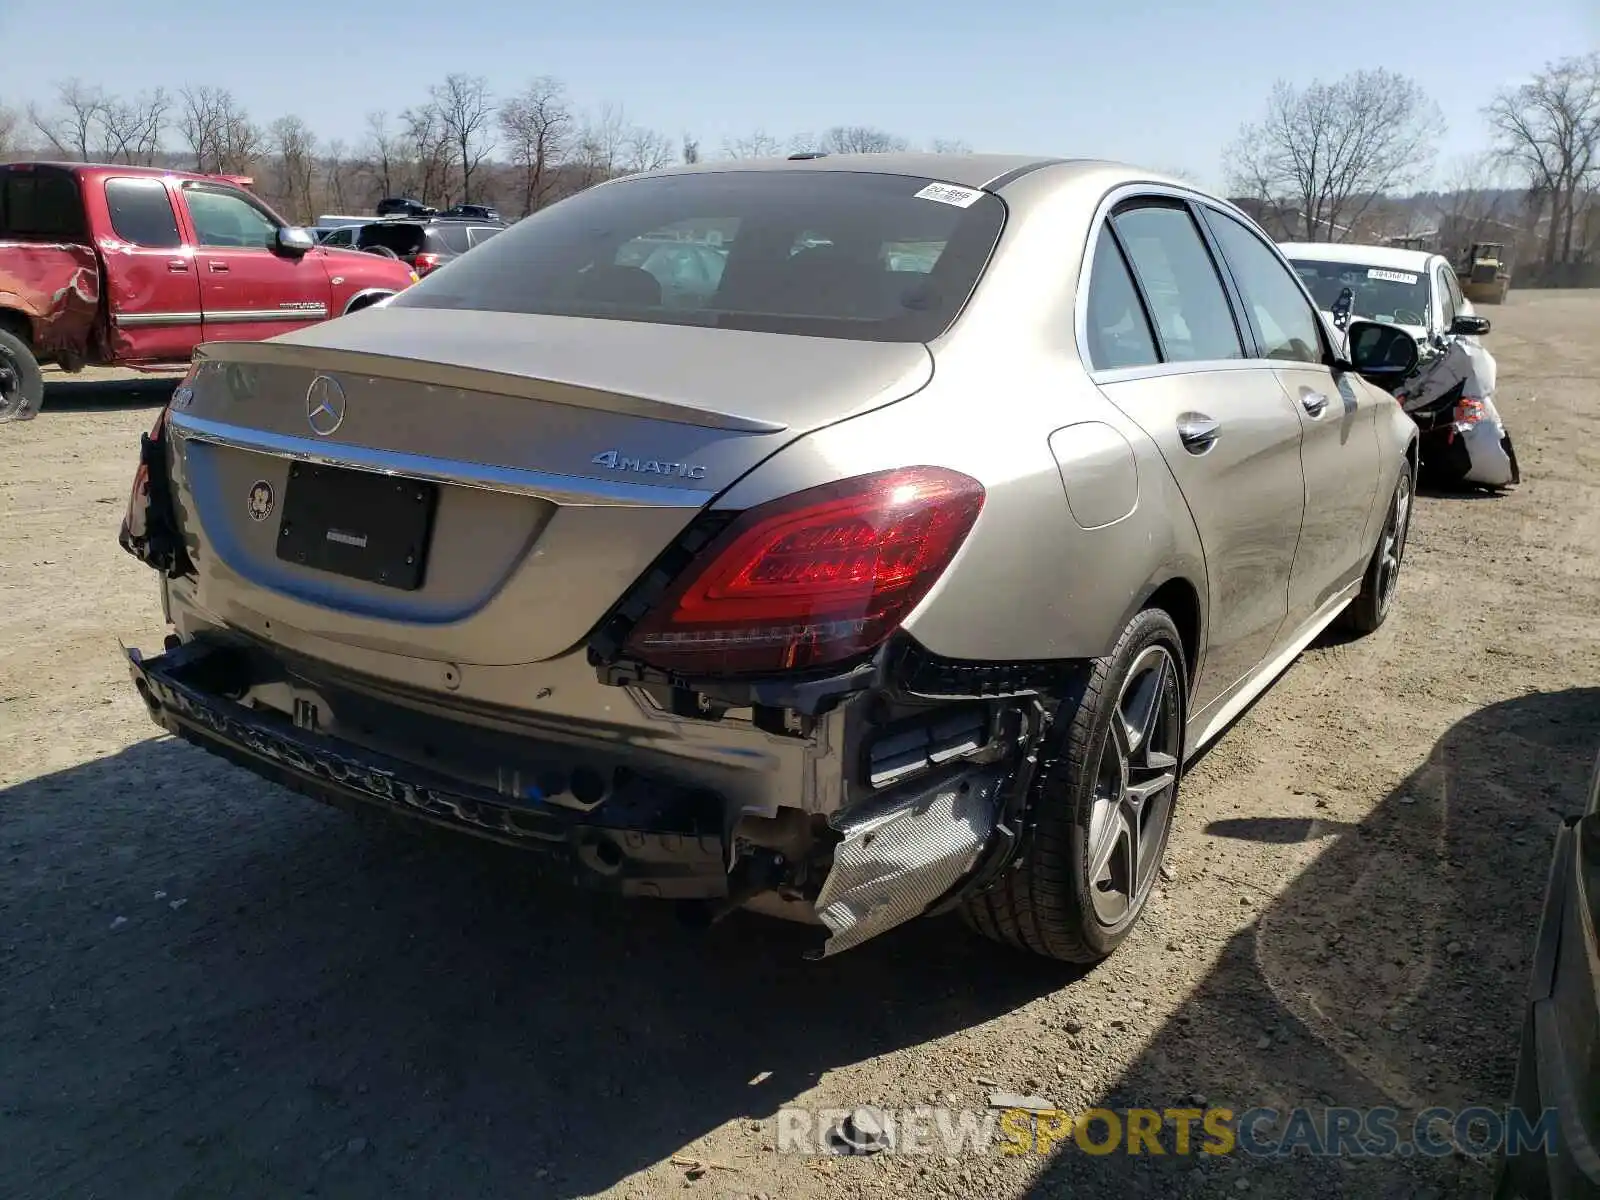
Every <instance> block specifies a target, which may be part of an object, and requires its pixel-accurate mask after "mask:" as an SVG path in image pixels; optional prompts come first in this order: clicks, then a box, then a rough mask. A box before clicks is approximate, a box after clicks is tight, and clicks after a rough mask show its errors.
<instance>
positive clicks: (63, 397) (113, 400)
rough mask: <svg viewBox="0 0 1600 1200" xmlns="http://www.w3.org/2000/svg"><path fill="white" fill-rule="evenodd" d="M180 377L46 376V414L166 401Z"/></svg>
mask: <svg viewBox="0 0 1600 1200" xmlns="http://www.w3.org/2000/svg"><path fill="white" fill-rule="evenodd" d="M177 382H178V381H177V377H176V376H168V375H150V376H141V377H140V378H138V379H74V378H73V377H72V376H70V375H46V376H45V377H44V406H43V407H42V408H41V409H40V410H39V411H40V414H41V415H43V416H48V415H49V414H50V413H52V412H121V411H125V410H127V409H134V408H155V407H157V406H158V405H162V404H165V403H166V402H167V400H168V398H170V397H171V395H172V389H173V388H174V387H176V386H177Z"/></svg>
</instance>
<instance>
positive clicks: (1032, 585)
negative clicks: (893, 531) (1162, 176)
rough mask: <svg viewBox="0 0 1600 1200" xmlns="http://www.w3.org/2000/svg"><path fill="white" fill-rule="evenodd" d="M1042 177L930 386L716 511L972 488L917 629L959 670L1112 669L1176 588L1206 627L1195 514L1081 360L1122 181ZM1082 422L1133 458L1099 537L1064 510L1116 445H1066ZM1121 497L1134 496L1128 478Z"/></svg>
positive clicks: (766, 472)
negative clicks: (973, 483)
mask: <svg viewBox="0 0 1600 1200" xmlns="http://www.w3.org/2000/svg"><path fill="white" fill-rule="evenodd" d="M1048 170H1049V169H1048V168H1047V169H1045V170H1042V171H1039V172H1036V175H1038V176H1040V177H1041V178H1039V179H1038V180H1037V181H1036V187H1037V193H1036V194H1034V195H1030V196H1028V197H1026V200H1027V201H1028V203H1027V204H1026V205H1025V206H1022V205H1019V206H1018V207H1017V208H1015V209H1013V214H1012V216H1011V217H1010V218H1008V222H1007V226H1006V230H1005V233H1004V234H1003V235H1002V239H1001V244H1000V246H999V248H998V249H997V251H996V255H995V258H994V260H993V262H992V263H991V264H990V267H989V269H988V271H987V272H986V274H985V276H984V278H983V280H982V281H981V283H980V284H979V287H978V289H977V291H976V292H975V294H974V296H973V299H972V301H971V302H970V303H969V305H968V308H967V310H966V312H965V313H964V314H963V315H962V317H961V319H960V320H959V321H958V322H957V324H956V326H955V327H954V328H953V329H952V331H951V332H950V333H948V334H946V335H945V337H944V338H942V339H941V340H940V341H939V342H938V343H936V344H935V346H934V347H933V350H934V358H935V367H934V378H933V380H932V381H931V382H930V383H929V385H928V386H927V387H926V388H925V389H923V390H922V391H921V392H919V393H917V394H916V395H915V396H912V397H910V398H909V399H906V400H902V401H900V402H899V403H897V404H893V405H890V406H888V407H887V408H882V409H878V410H876V411H873V412H869V413H866V414H864V415H862V416H858V417H855V418H853V419H850V420H847V421H843V422H840V423H837V424H835V425H832V426H829V427H827V428H825V429H822V430H819V431H817V432H815V433H813V434H811V435H810V436H808V437H805V438H802V439H801V440H800V441H798V442H797V443H795V444H794V445H792V446H790V447H788V448H786V449H784V450H783V451H782V452H781V453H779V454H777V455H775V456H774V457H773V458H772V459H771V460H769V461H768V462H767V463H764V464H763V465H762V466H761V467H759V468H758V469H756V470H755V471H753V472H752V473H751V474H750V475H748V476H747V477H745V478H744V479H743V480H741V481H740V482H739V483H738V484H736V485H735V486H734V487H733V488H732V489H730V491H729V492H728V493H727V494H726V495H725V496H724V497H723V499H722V500H721V501H719V504H718V506H719V507H735V508H743V507H747V506H749V505H751V504H756V503H760V502H762V501H764V500H767V499H771V498H773V497H775V496H778V495H781V494H783V493H785V492H789V491H793V490H796V489H799V488H803V487H809V486H813V485H815V484H818V483H823V482H826V481H828V480H830V479H837V478H841V477H846V476H851V475H856V474H862V473H866V472H870V471H877V470H884V469H888V468H893V467H903V466H911V465H919V464H929V465H935V466H943V467H948V468H951V469H954V470H958V471H962V472H965V473H966V474H968V475H971V476H973V477H974V478H976V479H978V480H979V481H980V482H981V483H982V484H983V485H984V488H985V490H986V498H985V501H984V507H983V511H982V513H981V514H980V516H979V518H978V521H977V524H976V525H975V526H974V527H973V531H972V533H971V535H970V536H969V537H968V539H967V541H966V543H965V544H964V545H963V547H962V549H961V551H960V553H959V554H958V556H957V557H956V560H955V562H954V563H953V564H952V565H951V567H950V568H949V570H948V571H946V572H945V574H944V576H943V577H942V578H941V579H940V581H939V582H938V584H937V585H935V587H934V589H933V590H932V591H931V592H930V593H929V594H928V596H927V597H926V598H925V599H924V601H923V603H922V604H921V605H919V606H918V607H917V609H916V611H915V612H913V613H912V615H911V616H910V618H909V619H908V620H907V621H906V623H905V628H906V630H907V631H908V632H909V633H910V634H911V635H912V636H913V637H915V638H917V640H918V641H919V642H921V643H922V644H923V645H924V646H926V647H927V648H928V649H929V650H931V651H933V652H934V653H936V654H941V655H946V656H949V657H952V658H959V659H968V660H979V661H1025V660H1038V659H1065V658H1090V657H1098V656H1101V655H1104V654H1106V653H1108V652H1109V651H1110V649H1111V648H1112V646H1114V645H1115V643H1116V640H1117V638H1118V637H1119V636H1120V634H1121V631H1122V629H1123V627H1124V626H1125V625H1126V623H1127V621H1128V620H1129V618H1130V617H1131V616H1132V615H1133V613H1135V612H1136V611H1138V609H1139V608H1140V607H1142V605H1143V604H1144V602H1145V601H1146V600H1147V599H1148V597H1149V596H1150V594H1151V593H1152V592H1153V591H1154V590H1155V589H1156V588H1157V587H1158V586H1160V585H1161V584H1162V583H1164V582H1166V581H1167V580H1169V579H1171V578H1174V577H1182V578H1184V579H1186V580H1188V581H1189V582H1190V583H1191V584H1192V585H1193V586H1194V588H1195V590H1196V591H1197V592H1198V593H1199V596H1200V597H1201V600H1200V604H1201V624H1202V628H1203V626H1204V619H1205V609H1204V599H1203V598H1204V595H1205V567H1204V557H1203V555H1202V553H1201V549H1200V541H1199V536H1198V534H1197V532H1196V530H1195V526H1194V521H1193V518H1192V517H1191V516H1190V515H1189V511H1188V508H1187V506H1186V505H1185V504H1184V501H1183V498H1182V496H1181V495H1180V494H1179V493H1178V490H1177V485H1176V483H1175V481H1174V480H1173V478H1172V475H1171V473H1170V471H1168V469H1167V467H1166V464H1165V462H1164V461H1163V460H1162V458H1161V456H1160V452H1159V451H1158V450H1157V448H1156V446H1155V444H1154V443H1153V442H1152V441H1151V440H1150V439H1149V437H1148V436H1147V435H1145V434H1144V433H1143V432H1142V431H1141V430H1140V429H1139V428H1138V427H1137V426H1136V425H1134V424H1132V423H1131V422H1130V421H1129V420H1128V419H1127V418H1126V417H1124V416H1123V415H1122V413H1121V412H1120V411H1119V410H1118V409H1117V408H1116V407H1115V406H1114V405H1112V404H1111V403H1110V402H1109V401H1107V400H1106V399H1105V398H1104V396H1102V395H1101V394H1100V392H1099V390H1098V389H1097V388H1095V387H1094V385H1093V383H1092V382H1091V381H1090V380H1089V378H1088V376H1087V375H1086V374H1085V373H1084V371H1083V369H1082V366H1081V364H1080V362H1079V360H1078V354H1077V348H1076V339H1075V336H1074V325H1073V320H1074V313H1073V309H1074V303H1073V302H1074V296H1075V289H1076V278H1077V274H1078V270H1079V266H1080V264H1081V261H1082V259H1083V255H1084V240H1085V231H1086V229H1087V227H1088V219H1089V216H1090V215H1091V214H1092V213H1093V211H1094V208H1095V206H1096V205H1097V204H1098V202H1099V199H1100V197H1101V196H1102V195H1103V194H1104V192H1105V191H1106V190H1109V188H1110V187H1111V186H1113V182H1114V181H1120V179H1121V176H1116V177H1114V178H1113V177H1108V180H1107V182H1106V183H1105V185H1104V187H1102V186H1101V184H1100V183H1099V182H1098V181H1097V180H1095V179H1093V178H1091V179H1089V180H1088V181H1087V184H1086V186H1081V187H1074V188H1071V189H1057V188H1054V187H1053V186H1051V183H1050V181H1049V180H1048V178H1045V177H1046V176H1047V175H1048ZM1032 179H1033V176H1028V177H1024V180H1023V182H1028V181H1029V180H1032ZM1019 214H1020V215H1019ZM1083 422H1095V423H1099V424H1101V425H1102V426H1104V427H1109V428H1110V429H1111V430H1114V431H1116V433H1117V434H1120V435H1121V438H1122V439H1123V440H1124V441H1125V442H1126V443H1127V446H1128V447H1129V449H1130V450H1131V452H1132V456H1133V461H1134V474H1135V476H1136V479H1135V481H1134V482H1133V484H1132V487H1131V491H1132V495H1133V502H1132V506H1131V508H1130V509H1129V510H1128V511H1126V512H1125V513H1122V514H1120V515H1118V514H1109V515H1111V516H1115V518H1116V519H1114V520H1110V521H1109V523H1101V522H1102V521H1103V520H1105V518H1106V517H1107V516H1108V513H1107V511H1106V506H1104V505H1094V506H1080V507H1086V512H1085V513H1080V514H1078V517H1075V516H1074V512H1073V509H1072V508H1071V507H1070V506H1069V505H1068V502H1067V488H1066V485H1065V481H1066V480H1068V479H1069V478H1073V476H1074V473H1075V472H1078V471H1080V470H1082V471H1085V472H1103V471H1104V470H1105V469H1106V461H1107V460H1106V456H1105V447H1106V444H1107V441H1106V439H1105V438H1102V437H1082V438H1080V437H1077V436H1074V435H1073V434H1072V433H1071V432H1070V430H1069V432H1068V433H1066V434H1065V435H1062V434H1061V431H1062V430H1063V429H1067V428H1068V427H1071V426H1073V425H1076V424H1079V423H1083ZM1053 435H1057V436H1056V437H1055V452H1053V451H1052V445H1051V440H1052V436H1053ZM1057 453H1060V454H1061V455H1062V457H1061V459H1060V461H1058V458H1057ZM1080 454H1081V457H1080ZM1119 487H1120V488H1122V489H1124V490H1127V485H1126V482H1125V481H1124V482H1123V483H1120V484H1119ZM1110 507H1111V508H1124V507H1126V505H1123V504H1121V503H1118V504H1114V505H1111V506H1110ZM1089 508H1092V509H1094V510H1095V511H1093V513H1092V515H1091V514H1090V513H1089V512H1088V511H1087V509H1089ZM1079 518H1082V520H1083V523H1080V520H1079ZM1086 524H1087V525H1095V526H1097V527H1095V528H1085V525H1086ZM1201 644H1202V645H1203V644H1204V642H1203V637H1202V642H1201Z"/></svg>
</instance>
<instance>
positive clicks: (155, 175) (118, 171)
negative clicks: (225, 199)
mask: <svg viewBox="0 0 1600 1200" xmlns="http://www.w3.org/2000/svg"><path fill="white" fill-rule="evenodd" d="M11 167H49V168H51V169H53V170H57V171H66V172H68V173H70V174H73V175H91V176H95V175H116V176H119V177H135V178H137V177H141V176H143V177H147V178H151V179H192V180H194V181H195V182H197V183H226V184H231V185H233V186H234V187H242V186H244V185H243V184H241V183H240V180H241V179H243V178H245V177H244V176H239V175H202V174H200V173H199V172H196V171H174V170H172V169H171V168H169V167H132V166H124V165H122V164H121V163H91V162H49V161H42V160H38V161H29V162H13V163H5V164H4V165H3V166H0V170H3V169H6V168H11Z"/></svg>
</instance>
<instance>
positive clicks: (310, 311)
mask: <svg viewBox="0 0 1600 1200" xmlns="http://www.w3.org/2000/svg"><path fill="white" fill-rule="evenodd" d="M327 317H328V306H327V305H326V304H318V305H316V306H315V307H309V306H308V307H306V308H230V309H224V310H223V311H221V312H208V313H206V324H207V325H241V324H244V323H245V322H247V321H324V320H327Z"/></svg>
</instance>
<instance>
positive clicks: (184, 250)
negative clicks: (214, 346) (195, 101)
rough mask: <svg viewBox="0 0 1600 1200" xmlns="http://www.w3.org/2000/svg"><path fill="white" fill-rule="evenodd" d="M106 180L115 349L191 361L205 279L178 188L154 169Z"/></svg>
mask: <svg viewBox="0 0 1600 1200" xmlns="http://www.w3.org/2000/svg"><path fill="white" fill-rule="evenodd" d="M89 186H90V187H93V186H94V185H93V184H90V185H89ZM103 186H104V193H103V194H104V199H105V205H106V215H107V218H108V220H107V225H108V227H109V228H110V231H111V234H112V236H111V237H110V238H102V239H101V242H100V251H101V253H102V254H104V255H105V257H106V259H107V261H108V262H110V263H111V269H110V270H108V271H107V272H106V292H107V296H106V300H107V313H108V315H109V317H110V321H111V335H112V349H113V353H114V356H115V358H116V359H117V361H118V362H132V363H163V362H187V361H188V359H189V355H190V353H191V352H192V351H193V350H194V348H195V346H196V344H197V343H199V342H200V340H201V331H200V330H201V326H200V321H201V315H200V313H201V310H200V280H199V277H198V276H197V275H196V273H195V269H194V254H193V252H192V251H191V250H190V249H189V248H188V247H187V246H185V245H184V244H183V234H182V233H181V232H180V231H179V229H178V217H177V214H176V212H174V210H173V207H172V193H171V192H170V190H169V189H168V187H167V184H166V181H165V180H162V179H157V178H153V177H149V176H146V177H142V178H141V177H134V178H124V179H115V178H113V179H107V180H106V181H105V184H104V185H103ZM86 199H90V198H88V197H86ZM91 203H92V199H91Z"/></svg>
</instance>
